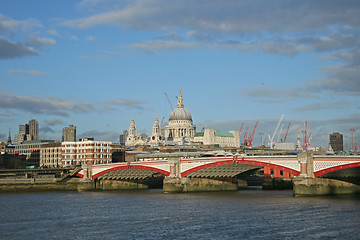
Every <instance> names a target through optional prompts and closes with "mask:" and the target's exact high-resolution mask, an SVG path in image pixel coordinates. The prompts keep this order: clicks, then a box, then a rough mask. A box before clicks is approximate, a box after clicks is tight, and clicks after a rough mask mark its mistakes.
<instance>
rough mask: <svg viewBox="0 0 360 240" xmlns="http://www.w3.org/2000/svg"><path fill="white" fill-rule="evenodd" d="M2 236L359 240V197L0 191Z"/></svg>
mask: <svg viewBox="0 0 360 240" xmlns="http://www.w3.org/2000/svg"><path fill="white" fill-rule="evenodd" d="M0 239H2V240H4V239H31V240H35V239H36V240H37V239H222V240H225V239H360V198H359V197H293V196H292V191H262V190H251V189H249V190H241V191H238V192H225V193H224V192H219V193H192V194H164V193H162V190H157V189H155V190H145V191H117V192H80V193H79V192H51V193H49V192H47V193H12V194H10V193H8V194H0Z"/></svg>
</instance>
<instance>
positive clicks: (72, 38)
mask: <svg viewBox="0 0 360 240" xmlns="http://www.w3.org/2000/svg"><path fill="white" fill-rule="evenodd" d="M70 40H74V41H79V38H78V37H77V36H71V37H70Z"/></svg>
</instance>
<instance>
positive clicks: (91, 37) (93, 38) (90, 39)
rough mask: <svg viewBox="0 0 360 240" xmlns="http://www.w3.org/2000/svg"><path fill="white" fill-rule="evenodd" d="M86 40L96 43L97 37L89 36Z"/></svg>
mask: <svg viewBox="0 0 360 240" xmlns="http://www.w3.org/2000/svg"><path fill="white" fill-rule="evenodd" d="M86 40H87V41H96V37H94V36H87V37H86Z"/></svg>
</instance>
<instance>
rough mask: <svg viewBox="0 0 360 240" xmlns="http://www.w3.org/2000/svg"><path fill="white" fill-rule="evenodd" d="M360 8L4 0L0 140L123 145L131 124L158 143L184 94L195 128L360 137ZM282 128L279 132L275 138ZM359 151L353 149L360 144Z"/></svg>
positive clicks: (202, 0)
mask: <svg viewBox="0 0 360 240" xmlns="http://www.w3.org/2000/svg"><path fill="white" fill-rule="evenodd" d="M359 12H360V1H357V0H353V1H351V0H331V1H329V0H317V1H312V0H303V1H291V0H289V1H280V0H266V1H259V0H223V1H215V0H197V1H194V0H182V1H179V0H166V1H161V0H117V1H116V0H83V1H48V0H33V1H28V0H12V1H0V140H4V141H6V140H7V138H8V134H9V128H10V129H11V137H12V138H13V139H14V137H15V135H16V134H18V131H19V130H18V129H19V124H23V123H27V122H28V121H29V120H30V119H36V120H38V122H39V128H40V130H39V135H40V138H41V139H54V140H61V134H62V129H63V128H64V127H66V126H68V125H70V124H72V125H76V127H77V137H78V138H79V137H85V136H87V137H94V138H95V139H96V140H108V141H112V142H119V135H120V134H121V133H122V131H123V130H126V129H128V127H129V125H130V121H131V118H132V116H133V117H134V120H135V123H136V127H137V129H138V132H139V133H146V134H151V127H152V124H153V123H154V120H155V117H156V116H158V118H159V121H160V122H161V120H162V119H163V117H165V118H164V119H165V120H164V126H165V124H166V122H167V120H168V118H169V115H170V112H171V110H172V108H174V107H176V102H177V96H178V94H179V89H182V95H183V99H184V105H185V107H186V108H187V109H188V110H189V111H190V113H191V115H192V119H193V122H194V124H195V125H196V128H197V131H201V129H202V128H204V127H205V128H213V129H215V130H218V131H229V130H240V127H241V124H242V123H244V127H243V129H242V134H243V133H244V131H245V129H246V128H247V127H248V128H249V131H252V130H253V127H254V125H255V123H256V121H258V122H259V123H258V127H257V129H256V133H255V136H254V144H255V145H256V144H260V141H261V137H260V136H261V135H260V133H263V134H264V136H263V143H264V142H265V141H266V140H267V139H268V136H269V135H270V136H272V135H273V134H274V131H275V128H276V126H277V123H278V121H279V119H280V117H281V115H282V114H284V118H283V121H282V123H281V124H280V127H279V129H280V128H282V129H283V130H282V132H281V133H280V134H277V135H276V136H275V140H276V139H280V138H281V137H282V136H283V135H284V134H285V129H286V128H287V126H288V124H289V123H290V128H289V133H288V137H287V141H290V142H296V140H297V136H298V133H300V135H301V136H302V133H301V131H302V130H303V129H304V122H305V121H307V124H308V132H311V138H312V139H311V142H312V143H311V145H312V146H324V147H327V145H328V142H329V134H330V133H333V132H340V133H342V134H344V144H348V145H349V144H351V133H350V128H353V129H354V138H355V139H359V140H360V138H359V135H360V103H359V99H360V78H359V76H360V14H359ZM279 132H280V131H278V133H279ZM354 141H355V140H354Z"/></svg>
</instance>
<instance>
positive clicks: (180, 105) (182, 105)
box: [177, 88, 184, 108]
mask: <svg viewBox="0 0 360 240" xmlns="http://www.w3.org/2000/svg"><path fill="white" fill-rule="evenodd" d="M177 107H178V108H183V107H184V103H183V98H182V95H181V88H180V92H179V97H178V103H177Z"/></svg>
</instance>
